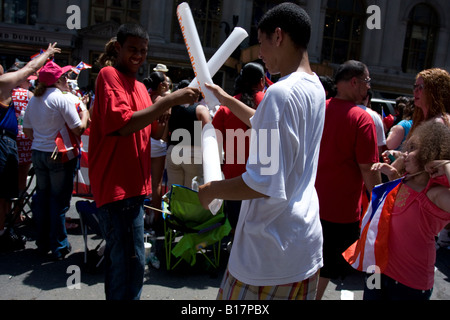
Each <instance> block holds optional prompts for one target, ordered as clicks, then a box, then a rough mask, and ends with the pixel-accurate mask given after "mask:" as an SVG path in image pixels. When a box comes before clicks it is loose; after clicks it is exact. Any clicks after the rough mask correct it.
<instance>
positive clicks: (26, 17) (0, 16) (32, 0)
mask: <svg viewBox="0 0 450 320" xmlns="http://www.w3.org/2000/svg"><path fill="white" fill-rule="evenodd" d="M38 2H39V1H38V0H0V4H1V7H0V22H6V23H13V24H29V25H34V24H36V18H37V13H38Z"/></svg>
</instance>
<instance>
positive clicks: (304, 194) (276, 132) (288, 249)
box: [229, 72, 325, 286]
mask: <svg viewBox="0 0 450 320" xmlns="http://www.w3.org/2000/svg"><path fill="white" fill-rule="evenodd" d="M324 121H325V92H324V90H323V87H322V85H321V83H320V80H319V78H318V77H317V76H316V75H314V76H313V75H308V74H306V73H299V72H295V73H292V74H290V75H288V76H286V77H283V78H281V79H280V80H279V81H278V82H276V83H275V84H273V85H272V86H271V87H269V89H268V90H267V92H266V94H265V97H264V99H263V100H262V102H261V104H260V105H259V106H258V109H257V110H256V113H255V115H254V116H253V117H252V118H251V123H252V137H251V143H250V148H251V149H250V150H251V151H250V157H249V159H248V162H247V166H246V168H247V171H246V172H245V173H244V174H243V175H242V178H243V180H244V182H245V183H246V184H247V185H248V186H249V187H250V188H252V189H254V190H256V191H258V192H260V193H263V194H265V195H267V196H268V198H258V199H253V200H245V201H243V202H242V207H241V212H240V216H239V222H238V224H237V227H236V234H235V238H234V241H233V247H232V250H231V256H230V260H229V271H230V273H231V274H232V275H233V276H234V277H235V278H237V279H238V280H240V281H242V282H244V283H246V284H250V285H256V286H264V285H268V286H273V285H282V284H288V283H293V282H298V281H302V280H304V279H307V278H309V277H311V276H312V275H314V274H315V273H316V272H317V270H318V269H320V268H321V267H322V265H323V263H322V227H321V224H320V219H319V201H318V197H317V193H316V190H315V187H314V184H315V179H316V172H317V163H318V158H319V149H320V141H321V138H322V131H323V126H324ZM266 134H267V137H268V138H267V139H265V136H266ZM266 140H267V141H266ZM267 142H268V143H267ZM255 148H256V149H255ZM266 148H267V151H266V150H265V149H266ZM256 150H258V151H259V153H257V152H256Z"/></svg>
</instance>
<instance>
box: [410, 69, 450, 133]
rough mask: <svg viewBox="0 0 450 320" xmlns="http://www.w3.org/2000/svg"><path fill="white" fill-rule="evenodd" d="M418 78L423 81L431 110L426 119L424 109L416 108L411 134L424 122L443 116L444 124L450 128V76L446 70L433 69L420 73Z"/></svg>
mask: <svg viewBox="0 0 450 320" xmlns="http://www.w3.org/2000/svg"><path fill="white" fill-rule="evenodd" d="M418 78H422V79H423V82H424V85H425V86H424V94H425V96H426V98H427V101H428V102H429V110H428V114H427V117H426V118H425V115H424V114H423V111H422V109H421V108H415V110H414V115H413V126H412V128H411V134H412V132H413V131H414V130H415V129H416V127H417V126H418V125H419V124H420V123H421V122H422V121H424V120H429V119H431V118H434V117H437V116H443V119H444V123H445V124H446V125H448V126H450V123H448V120H447V119H446V117H445V114H446V113H450V74H449V73H448V72H447V71H446V70H443V69H439V68H432V69H426V70H423V71H421V72H419V73H418V74H417V76H416V80H417V79H418Z"/></svg>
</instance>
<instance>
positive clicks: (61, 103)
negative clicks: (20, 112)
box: [23, 88, 81, 152]
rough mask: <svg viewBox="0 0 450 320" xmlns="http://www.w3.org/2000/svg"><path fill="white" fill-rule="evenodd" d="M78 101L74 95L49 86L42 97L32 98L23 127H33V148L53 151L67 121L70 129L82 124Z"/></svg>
mask: <svg viewBox="0 0 450 320" xmlns="http://www.w3.org/2000/svg"><path fill="white" fill-rule="evenodd" d="M75 98H76V97H75ZM76 103H77V100H76V99H74V96H71V95H69V94H66V93H63V92H61V90H59V89H57V88H48V89H47V90H46V91H45V93H44V95H42V96H41V97H36V96H34V97H33V98H31V100H30V101H29V102H28V107H27V110H26V111H25V116H24V119H23V127H24V128H30V129H33V137H34V139H33V144H32V146H31V149H32V150H39V151H43V152H53V151H54V150H55V146H56V144H55V138H56V136H57V135H58V132H59V131H60V130H61V129H62V128H63V127H64V125H65V124H66V123H67V126H68V127H69V128H70V129H74V128H76V127H79V126H80V125H81V119H80V116H79V115H78V112H77V108H76Z"/></svg>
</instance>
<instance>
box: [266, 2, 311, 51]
mask: <svg viewBox="0 0 450 320" xmlns="http://www.w3.org/2000/svg"><path fill="white" fill-rule="evenodd" d="M276 28H281V30H283V31H284V32H286V33H287V34H288V35H289V36H290V37H291V39H292V41H293V42H294V44H295V45H297V46H298V47H300V48H303V49H305V50H306V49H307V48H308V43H309V40H310V38H311V19H310V17H309V16H308V14H307V13H306V11H305V10H303V9H302V8H301V7H300V6H298V5H297V4H295V3H291V2H284V3H281V4H279V5H277V6H275V7H274V8H272V9H270V10H269V11H267V12H266V14H264V16H263V17H262V19H261V21H260V22H259V24H258V29H259V30H260V31H261V32H263V33H265V34H267V35H271V34H273V33H274V32H275V29H276Z"/></svg>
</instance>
